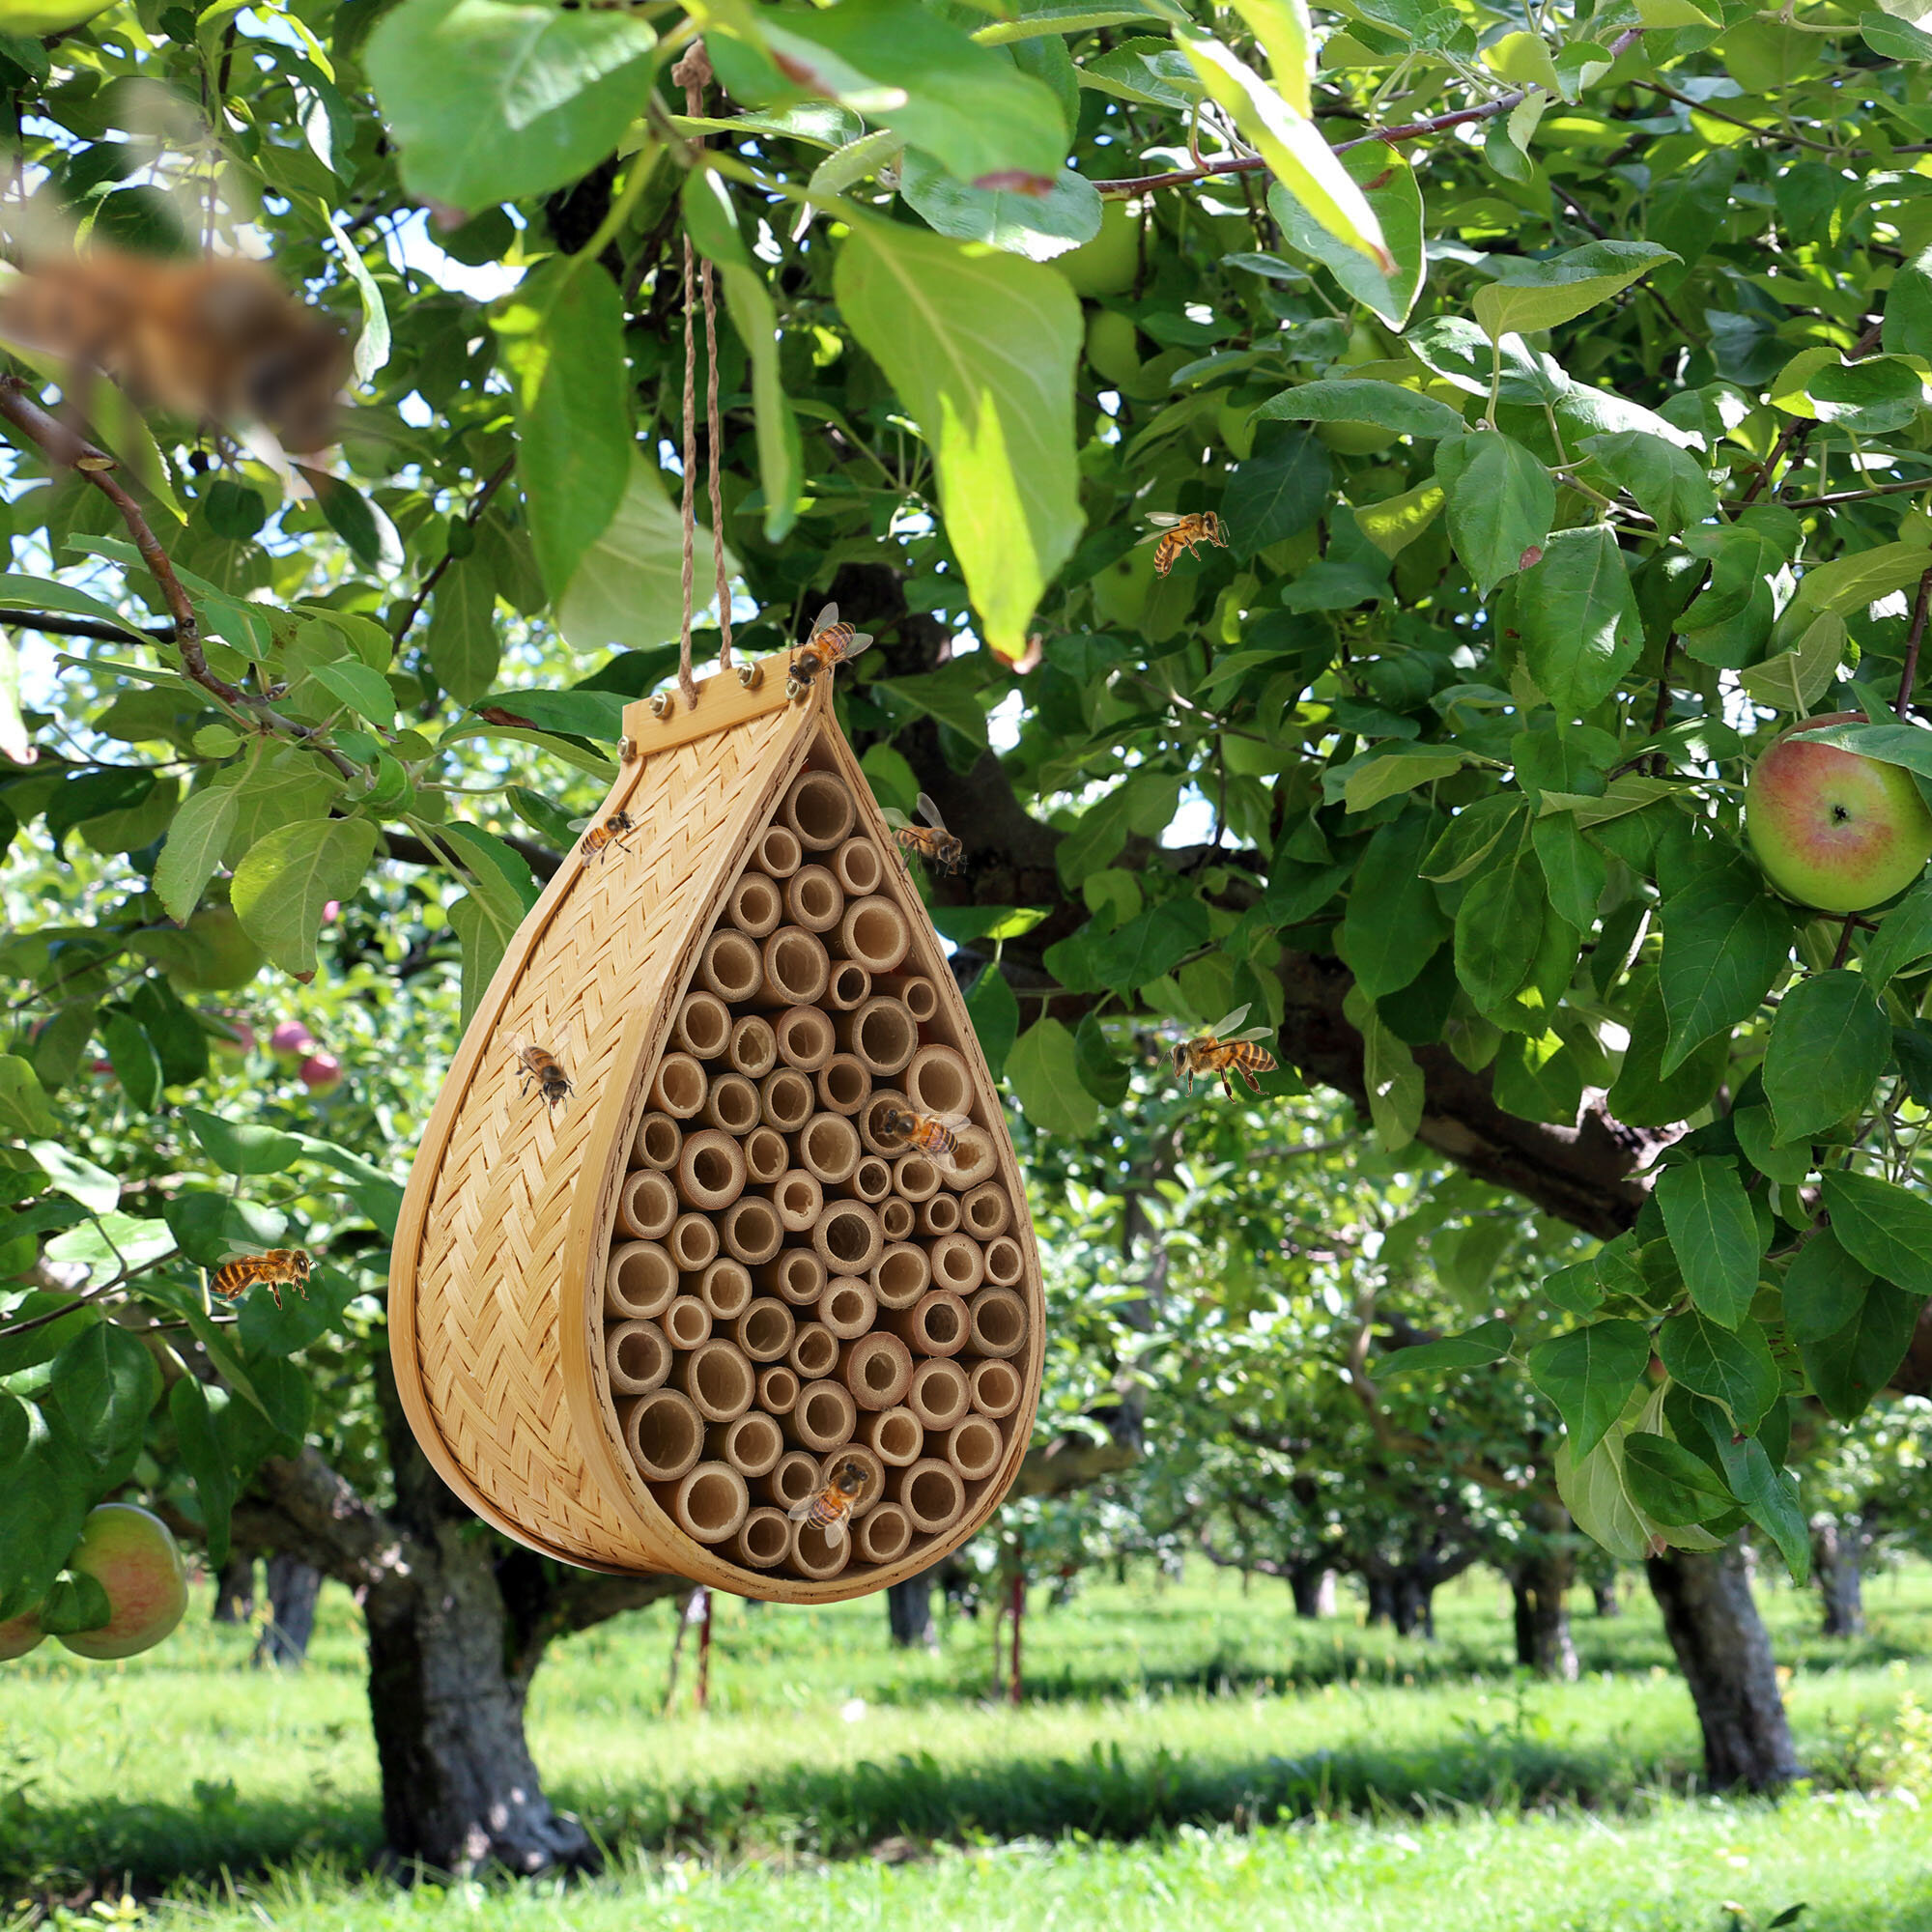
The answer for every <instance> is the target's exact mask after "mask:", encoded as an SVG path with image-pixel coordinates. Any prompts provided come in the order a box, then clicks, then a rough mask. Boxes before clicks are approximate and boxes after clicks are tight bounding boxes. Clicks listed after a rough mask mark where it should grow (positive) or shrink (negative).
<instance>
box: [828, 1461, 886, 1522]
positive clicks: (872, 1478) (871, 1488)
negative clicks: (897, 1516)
mask: <svg viewBox="0 0 1932 1932" xmlns="http://www.w3.org/2000/svg"><path fill="white" fill-rule="evenodd" d="M847 1463H855V1464H857V1466H858V1470H859V1474H860V1475H861V1477H863V1478H864V1480H863V1481H862V1482H861V1483H860V1485H859V1500H858V1501H857V1502H855V1503H854V1504H853V1505H852V1520H854V1521H858V1520H861V1519H863V1518H864V1517H865V1516H866V1515H867V1513H868V1512H869V1511H870V1510H871V1508H872V1506H873V1505H874V1504H875V1503H876V1502H877V1501H878V1500H879V1498H880V1497H881V1496H882V1495H884V1494H885V1492H886V1465H885V1464H884V1463H882V1462H881V1461H880V1460H879V1459H878V1457H876V1456H875V1455H873V1453H872V1452H871V1450H869V1449H868V1448H867V1447H866V1445H865V1444H864V1443H863V1442H859V1441H848V1442H846V1443H844V1444H842V1445H841V1446H840V1447H839V1448H837V1449H835V1450H834V1451H833V1452H832V1454H831V1455H829V1456H828V1457H826V1459H825V1461H824V1462H823V1463H820V1464H819V1471H818V1473H819V1475H820V1476H821V1477H822V1478H823V1479H824V1480H825V1481H826V1482H828V1483H829V1482H831V1480H832V1479H833V1477H834V1476H836V1475H838V1474H840V1473H842V1472H843V1470H844V1469H845V1466H846V1464H847Z"/></svg>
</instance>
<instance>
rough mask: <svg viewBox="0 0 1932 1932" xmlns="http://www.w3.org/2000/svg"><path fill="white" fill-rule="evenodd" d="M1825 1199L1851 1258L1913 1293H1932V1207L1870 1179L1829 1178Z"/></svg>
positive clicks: (1858, 1176) (1834, 1229) (1851, 1176)
mask: <svg viewBox="0 0 1932 1932" xmlns="http://www.w3.org/2000/svg"><path fill="white" fill-rule="evenodd" d="M1823 1194H1824V1202H1825V1212H1826V1214H1827V1215H1828V1216H1829V1217H1830V1219H1831V1224H1832V1232H1833V1235H1835V1236H1837V1238H1838V1242H1839V1245H1840V1246H1842V1247H1843V1248H1844V1250H1845V1251H1846V1253H1847V1254H1849V1255H1851V1256H1853V1257H1854V1258H1855V1259H1856V1260H1858V1261H1861V1262H1862V1263H1863V1264H1864V1265H1865V1266H1866V1267H1868V1268H1870V1269H1871V1271H1872V1272H1873V1273H1874V1274H1875V1275H1877V1276H1879V1277H1880V1278H1881V1279H1882V1280H1885V1281H1889V1282H1895V1283H1896V1284H1897V1285H1898V1286H1899V1287H1900V1288H1902V1289H1904V1290H1906V1291H1907V1292H1908V1293H1912V1294H1918V1295H1925V1294H1932V1203H1927V1202H1925V1201H1922V1200H1920V1199H1919V1198H1918V1195H1916V1194H1909V1193H1907V1192H1906V1190H1905V1189H1904V1188H1902V1187H1898V1186H1894V1185H1893V1184H1892V1182H1890V1181H1889V1180H1881V1179H1878V1178H1877V1176H1876V1175H1870V1174H1844V1173H1838V1172H1832V1173H1828V1174H1826V1175H1825V1177H1824V1181H1823Z"/></svg>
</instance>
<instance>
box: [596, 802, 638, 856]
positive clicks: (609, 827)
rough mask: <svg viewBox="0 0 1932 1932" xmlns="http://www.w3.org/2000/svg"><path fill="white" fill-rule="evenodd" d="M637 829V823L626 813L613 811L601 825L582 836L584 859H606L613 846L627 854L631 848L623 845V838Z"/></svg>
mask: <svg viewBox="0 0 1932 1932" xmlns="http://www.w3.org/2000/svg"><path fill="white" fill-rule="evenodd" d="M637 829H638V821H637V820H636V819H635V818H633V817H632V816H631V814H630V813H629V812H628V811H613V812H612V813H611V816H610V817H609V818H607V819H606V820H605V821H604V823H603V824H602V825H593V826H592V827H591V828H590V830H589V831H588V832H586V833H585V834H584V835H583V856H584V858H585V859H586V860H589V859H603V858H608V857H609V856H610V852H611V847H612V846H613V845H615V846H622V847H623V849H624V850H625V851H626V852H628V851H629V850H630V849H631V848H630V847H629V846H628V845H625V844H624V838H625V836H626V835H627V834H628V833H632V832H635V831H636V830H637Z"/></svg>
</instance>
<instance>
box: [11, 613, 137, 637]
mask: <svg viewBox="0 0 1932 1932" xmlns="http://www.w3.org/2000/svg"><path fill="white" fill-rule="evenodd" d="M7 623H8V625H9V627H10V628H11V629H13V630H16V631H42V632H44V633H45V634H46V636H48V637H50V638H98V639H99V640H100V641H101V642H102V643H103V644H127V643H132V642H133V641H134V639H137V638H152V639H154V640H155V642H156V643H157V644H171V643H173V642H174V639H175V627H174V626H173V625H172V624H156V626H155V627H154V628H153V629H152V630H146V631H142V630H136V629H134V628H133V627H132V626H131V625H128V624H109V623H106V622H104V621H103V620H102V619H101V618H99V617H66V616H61V615H59V614H57V613H56V612H54V611H9V612H8V614H7Z"/></svg>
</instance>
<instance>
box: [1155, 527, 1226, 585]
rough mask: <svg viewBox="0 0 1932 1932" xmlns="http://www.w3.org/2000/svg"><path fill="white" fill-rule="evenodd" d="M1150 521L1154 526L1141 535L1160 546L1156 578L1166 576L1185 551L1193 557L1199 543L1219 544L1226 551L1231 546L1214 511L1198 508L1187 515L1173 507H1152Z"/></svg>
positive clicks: (1156, 563)
mask: <svg viewBox="0 0 1932 1932" xmlns="http://www.w3.org/2000/svg"><path fill="white" fill-rule="evenodd" d="M1148 522H1149V523H1151V525H1152V526H1153V528H1152V529H1151V530H1150V531H1149V532H1148V533H1147V535H1146V536H1144V537H1142V538H1141V543H1144V544H1151V543H1157V544H1158V545H1159V546H1160V548H1159V549H1158V550H1156V551H1155V552H1154V554H1153V568H1154V575H1155V576H1156V577H1165V576H1166V575H1167V573H1168V572H1169V571H1170V570H1172V569H1173V568H1174V566H1175V564H1176V563H1177V562H1178V561H1179V557H1180V553H1181V552H1182V551H1185V552H1186V553H1187V554H1188V555H1189V556H1192V555H1193V554H1194V546H1195V545H1196V544H1204V543H1206V544H1219V545H1220V546H1221V548H1222V549H1223V550H1226V549H1227V548H1228V539H1227V538H1226V537H1224V536H1223V535H1222V534H1221V519H1220V518H1219V517H1217V516H1216V515H1215V514H1214V512H1213V511H1212V510H1197V511H1195V512H1193V513H1192V514H1190V515H1188V516H1184V517H1183V516H1178V515H1176V514H1175V513H1174V512H1173V511H1170V510H1150V511H1149V512H1148ZM1135 548H1136V549H1138V548H1139V546H1138V545H1136V546H1135Z"/></svg>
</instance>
